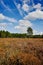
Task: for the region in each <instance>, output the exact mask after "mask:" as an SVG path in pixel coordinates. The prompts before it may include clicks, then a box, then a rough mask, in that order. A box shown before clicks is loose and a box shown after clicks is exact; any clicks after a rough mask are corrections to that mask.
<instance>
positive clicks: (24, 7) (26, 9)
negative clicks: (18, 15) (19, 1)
mask: <svg viewBox="0 0 43 65" xmlns="http://www.w3.org/2000/svg"><path fill="white" fill-rule="evenodd" d="M22 9H23V10H24V11H26V12H28V11H29V6H28V5H27V4H24V5H23V6H22Z"/></svg>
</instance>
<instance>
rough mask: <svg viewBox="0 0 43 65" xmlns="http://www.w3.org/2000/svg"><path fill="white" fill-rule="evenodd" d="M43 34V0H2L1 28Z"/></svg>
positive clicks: (0, 11)
mask: <svg viewBox="0 0 43 65" xmlns="http://www.w3.org/2000/svg"><path fill="white" fill-rule="evenodd" d="M28 27H31V28H32V29H33V32H34V34H43V0H0V30H5V31H6V30H7V31H9V32H11V33H27V28H28Z"/></svg>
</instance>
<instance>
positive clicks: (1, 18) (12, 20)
mask: <svg viewBox="0 0 43 65" xmlns="http://www.w3.org/2000/svg"><path fill="white" fill-rule="evenodd" d="M0 20H8V21H10V22H16V20H15V19H14V18H10V17H7V16H4V15H3V14H0Z"/></svg>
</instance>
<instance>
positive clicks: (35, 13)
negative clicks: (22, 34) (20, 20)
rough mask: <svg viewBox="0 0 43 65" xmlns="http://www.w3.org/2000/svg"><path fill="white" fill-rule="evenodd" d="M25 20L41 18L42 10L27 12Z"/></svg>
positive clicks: (42, 17) (42, 16) (42, 15)
mask: <svg viewBox="0 0 43 65" xmlns="http://www.w3.org/2000/svg"><path fill="white" fill-rule="evenodd" d="M24 19H26V20H36V19H43V11H41V10H36V11H33V12H31V13H29V14H28V15H27V16H25V17H24Z"/></svg>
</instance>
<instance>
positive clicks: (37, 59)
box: [0, 38, 43, 65]
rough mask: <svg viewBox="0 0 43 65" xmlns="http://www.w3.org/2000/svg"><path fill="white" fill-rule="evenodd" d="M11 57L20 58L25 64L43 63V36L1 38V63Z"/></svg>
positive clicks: (37, 64) (39, 64) (38, 64)
mask: <svg viewBox="0 0 43 65" xmlns="http://www.w3.org/2000/svg"><path fill="white" fill-rule="evenodd" d="M9 58H10V59H11V60H12V61H14V60H16V59H18V58H19V59H20V61H22V62H23V64H24V65H32V64H33V65H43V38H35V39H34V38H0V65H1V62H3V60H5V59H9ZM6 62H7V60H6ZM8 62H9V60H8ZM7 65H10V64H7Z"/></svg>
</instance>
